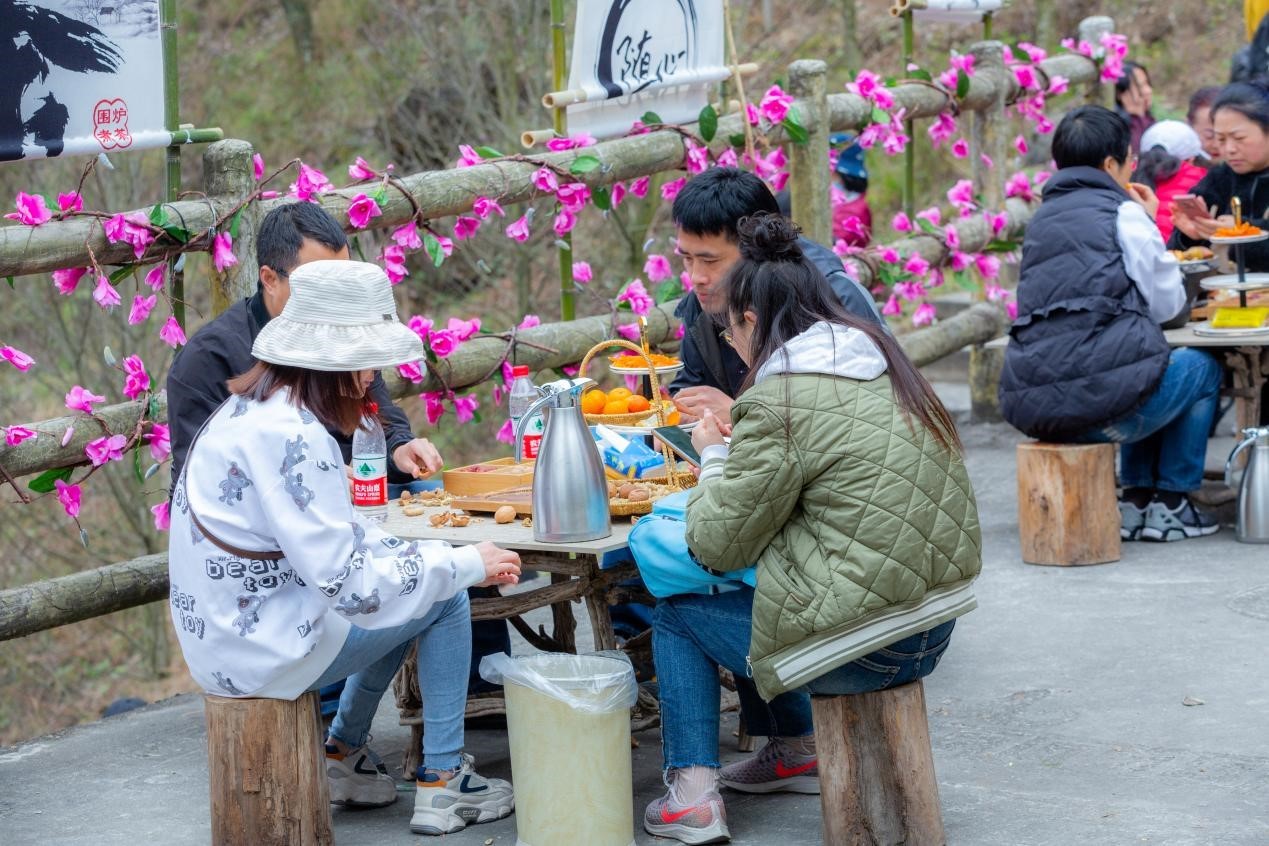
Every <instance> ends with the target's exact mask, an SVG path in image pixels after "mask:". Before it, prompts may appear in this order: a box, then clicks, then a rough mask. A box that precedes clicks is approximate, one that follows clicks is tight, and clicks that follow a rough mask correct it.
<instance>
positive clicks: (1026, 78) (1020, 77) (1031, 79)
mask: <svg viewBox="0 0 1269 846" xmlns="http://www.w3.org/2000/svg"><path fill="white" fill-rule="evenodd" d="M1013 78H1014V79H1016V80H1017V81H1018V85H1020V86H1021V87H1022V88H1023V89H1024V90H1026V91H1032V90H1038V89H1039V87H1040V83H1039V81H1038V80H1037V79H1036V75H1035V68H1033V67H1031V66H1030V65H1014V67H1013Z"/></svg>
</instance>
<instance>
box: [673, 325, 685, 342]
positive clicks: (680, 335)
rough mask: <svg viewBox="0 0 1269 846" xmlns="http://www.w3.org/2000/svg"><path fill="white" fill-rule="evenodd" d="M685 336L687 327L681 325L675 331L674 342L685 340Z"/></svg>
mask: <svg viewBox="0 0 1269 846" xmlns="http://www.w3.org/2000/svg"><path fill="white" fill-rule="evenodd" d="M685 334H687V327H686V326H684V325H683V324H682V323H680V324H679V328H677V329H675V330H674V340H676V341H681V340H683V336H684V335H685Z"/></svg>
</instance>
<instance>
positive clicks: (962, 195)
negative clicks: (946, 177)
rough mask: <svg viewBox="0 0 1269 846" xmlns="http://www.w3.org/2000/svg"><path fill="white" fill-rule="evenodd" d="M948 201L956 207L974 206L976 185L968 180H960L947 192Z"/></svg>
mask: <svg viewBox="0 0 1269 846" xmlns="http://www.w3.org/2000/svg"><path fill="white" fill-rule="evenodd" d="M947 201H948V202H949V203H951V204H952V205H954V206H958V207H962V208H963V207H964V206H972V205H973V204H974V183H973V182H971V181H970V180H968V179H961V180H958V181H957V183H956V184H955V185H953V186H952V188H951V189H950V190H949V191H948V192H947Z"/></svg>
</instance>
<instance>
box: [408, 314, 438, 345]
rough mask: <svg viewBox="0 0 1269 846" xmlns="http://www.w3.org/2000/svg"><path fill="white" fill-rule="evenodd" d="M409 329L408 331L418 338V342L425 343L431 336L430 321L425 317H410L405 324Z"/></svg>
mask: <svg viewBox="0 0 1269 846" xmlns="http://www.w3.org/2000/svg"><path fill="white" fill-rule="evenodd" d="M405 325H406V326H408V327H410V331H411V332H413V333H414V334H415V335H418V336H419V340H420V341H422V342H423V343H425V344H426V343H427V339H428V338H429V337H431V334H432V321H430V320H428V319H427V318H426V317H419V316H418V315H417V314H416V315H414V316H413V317H411V318H410V319H409V320H408V321H407V322H406V324H405Z"/></svg>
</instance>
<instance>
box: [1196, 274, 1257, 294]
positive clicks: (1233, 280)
mask: <svg viewBox="0 0 1269 846" xmlns="http://www.w3.org/2000/svg"><path fill="white" fill-rule="evenodd" d="M1199 287H1200V288H1202V289H1203V290H1204V291H1257V290H1260V289H1261V288H1269V273H1244V274H1243V278H1242V279H1241V280H1240V279H1239V278H1238V274H1236V273H1227V274H1225V275H1223V276H1209V277H1208V278H1206V279H1201V280H1199Z"/></svg>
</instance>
